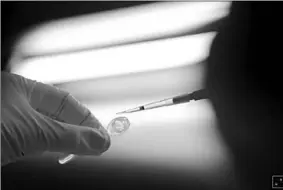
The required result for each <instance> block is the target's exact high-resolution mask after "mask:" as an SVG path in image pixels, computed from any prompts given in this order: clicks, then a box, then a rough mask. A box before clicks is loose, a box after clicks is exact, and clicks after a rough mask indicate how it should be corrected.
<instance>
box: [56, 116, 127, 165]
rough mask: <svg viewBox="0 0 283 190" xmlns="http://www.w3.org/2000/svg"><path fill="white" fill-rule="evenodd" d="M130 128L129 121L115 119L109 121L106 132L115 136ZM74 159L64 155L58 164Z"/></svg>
mask: <svg viewBox="0 0 283 190" xmlns="http://www.w3.org/2000/svg"><path fill="white" fill-rule="evenodd" d="M129 128H130V121H129V120H128V118H126V117H116V118H114V119H112V120H111V121H110V123H109V124H108V125H107V128H106V130H107V131H108V133H109V135H110V136H117V135H121V134H123V133H125V132H126V131H127V130H128V129H129ZM75 157H76V155H74V154H69V155H67V156H66V155H64V156H63V157H62V158H59V160H58V162H59V164H66V163H68V162H70V161H71V160H73V159H74V158H75Z"/></svg>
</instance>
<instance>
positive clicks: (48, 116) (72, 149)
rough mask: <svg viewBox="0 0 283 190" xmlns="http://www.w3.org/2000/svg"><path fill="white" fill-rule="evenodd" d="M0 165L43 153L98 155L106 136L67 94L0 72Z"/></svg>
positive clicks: (104, 146) (107, 143)
mask: <svg viewBox="0 0 283 190" xmlns="http://www.w3.org/2000/svg"><path fill="white" fill-rule="evenodd" d="M1 85H2V91H1V100H2V105H1V108H2V110H1V111H2V112H1V165H5V164H7V163H10V162H14V161H16V160H18V159H19V158H21V157H23V156H25V155H27V156H32V155H35V154H41V153H43V152H45V151H50V152H62V153H66V154H77V155H100V154H102V153H103V152H105V151H106V150H108V148H109V147H110V136H109V134H108V132H107V131H106V130H105V129H104V128H103V127H102V125H101V124H100V122H99V121H98V120H97V119H96V118H95V117H94V116H93V115H92V114H91V113H90V111H89V110H88V109H87V108H86V107H84V106H83V105H82V104H80V103H79V102H78V101H77V100H76V99H75V98H74V97H72V96H71V95H70V94H69V93H67V92H64V91H62V90H60V89H58V88H55V87H53V86H51V85H46V84H43V83H39V82H36V81H33V80H29V79H26V78H24V77H22V76H19V75H15V74H10V73H6V72H1Z"/></svg>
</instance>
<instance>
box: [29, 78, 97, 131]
mask: <svg viewBox="0 0 283 190" xmlns="http://www.w3.org/2000/svg"><path fill="white" fill-rule="evenodd" d="M30 104H31V106H32V107H33V108H34V109H35V110H36V111H38V112H40V113H42V114H44V115H46V116H48V117H50V118H52V119H55V120H58V121H61V122H64V123H69V124H73V125H87V126H88V127H94V128H97V129H100V128H101V124H100V122H99V121H98V120H97V119H96V118H95V117H94V116H93V115H92V114H91V112H90V110H89V109H88V108H86V107H85V106H84V105H83V104H81V103H80V102H79V101H78V100H76V99H75V98H74V97H73V96H72V95H71V94H70V93H68V92H66V91H64V90H61V89H59V88H57V87H54V86H51V85H47V84H43V83H41V82H37V83H36V85H35V87H34V88H33V91H32V94H31V98H30Z"/></svg>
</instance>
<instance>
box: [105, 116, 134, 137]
mask: <svg viewBox="0 0 283 190" xmlns="http://www.w3.org/2000/svg"><path fill="white" fill-rule="evenodd" d="M129 128H130V121H129V120H128V118H126V117H116V118H114V119H113V120H112V121H111V122H110V123H109V124H108V126H107V131H108V132H109V134H110V135H121V134H122V133H125V132H126V131H127V130H128V129H129Z"/></svg>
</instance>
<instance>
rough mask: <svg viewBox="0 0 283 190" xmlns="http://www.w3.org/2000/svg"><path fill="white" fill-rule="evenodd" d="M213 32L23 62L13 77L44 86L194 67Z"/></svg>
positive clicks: (201, 58)
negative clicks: (29, 80) (23, 77)
mask: <svg viewBox="0 0 283 190" xmlns="http://www.w3.org/2000/svg"><path fill="white" fill-rule="evenodd" d="M215 34H216V33H215V32H210V33H205V34H199V35H193V36H185V37H179V38H172V39H167V40H161V41H154V42H146V43H141V44H132V45H128V46H122V47H114V48H108V49H101V50H93V51H87V52H81V53H73V54H70V55H57V56H48V57H37V58H32V59H28V60H26V61H24V62H23V63H21V64H19V65H17V66H16V67H14V69H13V70H12V72H13V73H16V74H19V75H22V76H25V77H27V78H30V79H34V80H38V81H41V82H45V83H60V82H67V81H73V80H81V79H89V78H97V77H105V76H113V75H121V74H128V73H134V72H143V71H152V70H158V69H164V68H173V67H178V66H183V65H186V64H195V63H197V62H199V61H202V60H203V59H205V58H206V57H207V56H208V53H209V48H210V45H211V42H212V40H213V38H214V37H215Z"/></svg>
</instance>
